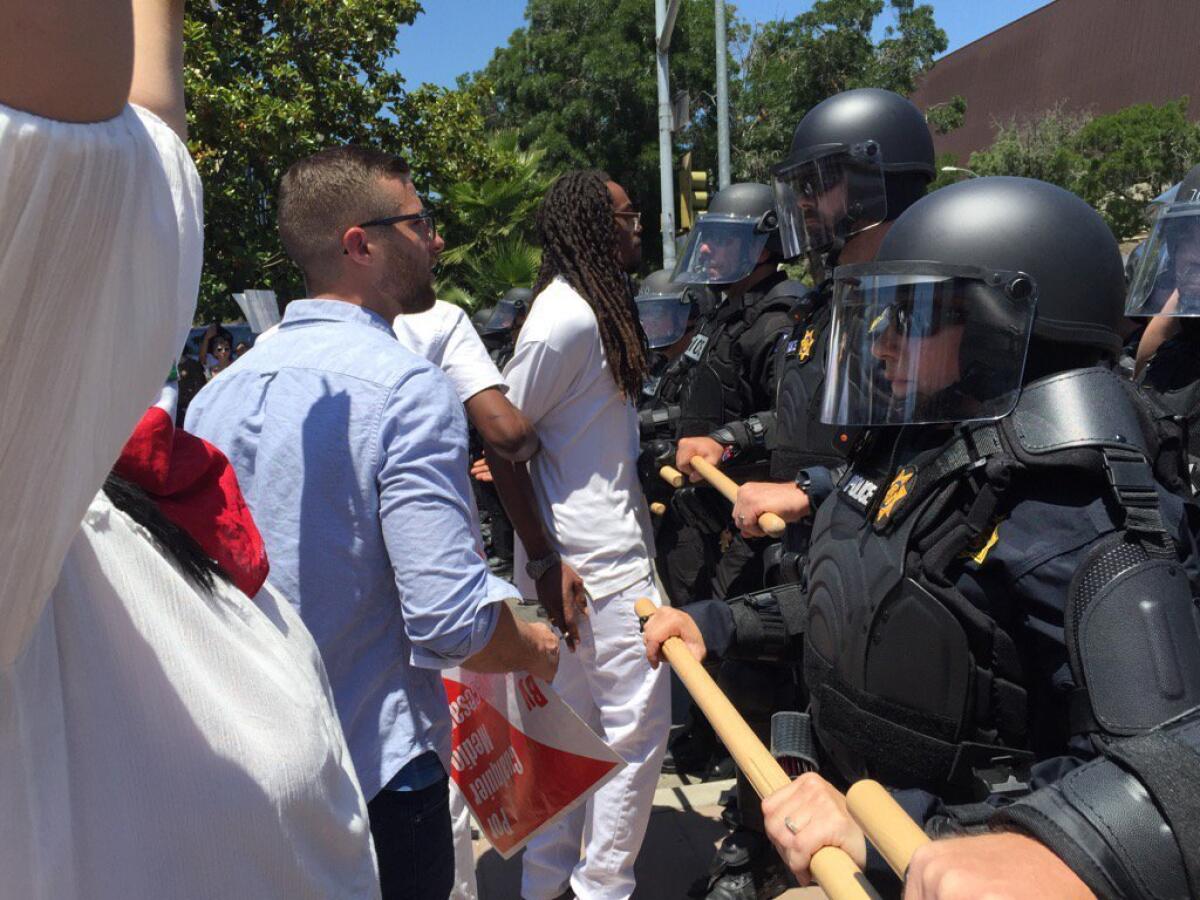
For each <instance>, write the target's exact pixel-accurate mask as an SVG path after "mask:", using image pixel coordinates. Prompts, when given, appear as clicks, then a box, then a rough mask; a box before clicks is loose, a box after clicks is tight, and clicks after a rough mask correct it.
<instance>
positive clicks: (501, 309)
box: [484, 288, 533, 334]
mask: <svg viewBox="0 0 1200 900" xmlns="http://www.w3.org/2000/svg"><path fill="white" fill-rule="evenodd" d="M532 301H533V291H531V290H529V288H509V290H508V291H507V292H505V294H504V296H503V297H501V298H500V300H499V302H497V303H496V308H495V309H494V310H493V311H492V316H491V318H490V319H488V323H487V325H486V326H485V327H484V334H499V333H500V332H509V331H512V330H513V329H514V328H520V327H521V323H522V322H524V321H525V316H526V314H527V313H528V312H529V304H530V303H531V302H532Z"/></svg>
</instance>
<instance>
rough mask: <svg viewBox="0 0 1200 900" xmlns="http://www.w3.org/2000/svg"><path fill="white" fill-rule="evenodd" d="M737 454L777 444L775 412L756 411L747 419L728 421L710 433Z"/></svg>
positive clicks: (769, 447)
mask: <svg viewBox="0 0 1200 900" xmlns="http://www.w3.org/2000/svg"><path fill="white" fill-rule="evenodd" d="M709 437H710V438H712V439H713V440H714V441H716V442H717V443H718V444H723V445H724V446H725V447H727V448H728V452H729V453H730V455H733V456H737V455H738V454H741V453H745V452H747V451H748V450H764V449H766V450H769V449H771V448H772V447H774V446H775V413H773V412H761V413H756V414H755V415H753V416H750V417H748V418H746V419H738V420H737V421H734V422H727V423H726V424H724V425H722V426H721V427H720V428H718V429H717V430H716V431H714V432H712V433H711V434H710V435H709Z"/></svg>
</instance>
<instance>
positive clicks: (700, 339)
mask: <svg viewBox="0 0 1200 900" xmlns="http://www.w3.org/2000/svg"><path fill="white" fill-rule="evenodd" d="M798 287H799V286H797V285H796V284H795V282H790V281H787V279H786V276H784V275H783V274H782V273H779V274H777V275H775V276H773V277H771V278H769V279H767V280H766V281H765V282H764V283H763V284H761V285H759V286H758V287H757V288H756V289H755V290H752V291H749V292H747V293H746V294H745V295H744V296H742V297H730V298H727V299H726V300H725V302H724V303H723V304H721V305H720V306H719V307H717V309H716V310H715V312H714V313H713V315H712V316H710V317H709V318H707V319H706V320H705V321H704V322H702V323H701V325H700V327H699V328H697V329H696V333H695V336H694V337H693V338H692V342H691V344H690V345H689V346H688V349H687V350H686V351H685V352H684V354H683V356H681V357H680V360H682V361H684V362H682V363H681V369H682V370H683V371H682V375H683V377H684V379H685V380H684V385H683V389H682V394H681V397H680V407H681V413H680V418H679V428H678V436H679V437H695V436H698V435H706V434H708V433H709V432H710V431H712V430H713V429H714V428H716V427H718V426H720V425H722V424H724V423H725V422H728V421H730V420H731V419H737V418H741V417H743V416H746V415H749V414H750V413H752V412H755V411H757V410H759V409H766V408H767V407H768V406H769V405H770V404H769V399H770V398H769V397H766V396H763V394H764V393H765V389H764V388H763V387H762V386H760V385H758V384H755V383H754V378H753V376H754V373H753V372H752V371H750V370H751V369H752V368H753V366H752V361H753V358H754V357H755V356H756V355H758V354H760V353H763V352H767V348H766V347H762V346H751V345H748V344H747V338H749V337H751V335H750V334H749V332H750V331H751V329H752V328H753V327H754V325H755V323H757V322H758V321H759V319H760V318H761V317H762V316H764V315H766V314H768V313H775V314H776V318H778V319H780V320H781V322H780V324H782V316H783V314H787V313H789V312H790V310H791V308H792V306H793V305H794V304H795V302H796V295H797V293H798ZM774 339H775V330H774V329H772V330H770V332H769V333H768V334H764V335H763V336H762V340H763V342H764V343H765V342H769V341H773V340H774Z"/></svg>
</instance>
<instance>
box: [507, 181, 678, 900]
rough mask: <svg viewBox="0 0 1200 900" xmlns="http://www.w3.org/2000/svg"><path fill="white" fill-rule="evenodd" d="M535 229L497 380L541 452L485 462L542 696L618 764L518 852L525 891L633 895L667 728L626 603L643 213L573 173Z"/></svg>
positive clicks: (633, 573) (646, 537)
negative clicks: (541, 625)
mask: <svg viewBox="0 0 1200 900" xmlns="http://www.w3.org/2000/svg"><path fill="white" fill-rule="evenodd" d="M537 227H538V233H539V236H540V239H541V243H542V248H543V255H542V267H541V271H540V272H539V273H538V279H537V283H536V284H535V285H534V287H533V294H534V299H533V304H532V306H531V308H530V310H529V316H528V318H527V319H526V320H525V324H524V326H523V327H522V328H521V334H520V336H519V338H518V340H517V345H516V349H515V351H514V354H513V359H512V361H511V362H510V363H509V364H508V367H507V368H506V369H505V378H506V380H507V381H508V384H509V397H510V399H511V400H512V401H513V403H514V404H516V406H517V407H518V408H519V409H520V410H521V412H523V413H524V414H525V415H526V416H527V417H528V419H529V421H530V422H532V423H533V425H534V427H535V428H536V429H537V432H538V437H539V438H540V439H541V444H542V449H541V451H540V453H538V455H537V456H535V457H534V458H533V460H532V461H531V463H530V468H531V469H532V476H533V478H532V486H531V483H530V474H531V473H530V471H529V470H527V469H526V467H525V466H524V465H522V464H516V465H513V464H511V463H505V462H504V461H503V460H499V459H497V458H495V457H490V458H489V462H491V465H492V471H493V475H494V477H495V479H496V482H497V485H498V486H500V487H501V490H502V491H503V495H504V496H505V497H506V498H513V497H515V498H517V499H516V500H515V501H514V502H510V503H509V506H510V508H509V515H510V516H511V517H512V520H513V524H514V526H515V527H516V530H517V536H518V538H519V544H518V546H517V548H516V564H515V566H514V569H515V570H516V573H517V576H518V581H517V584H518V586H519V587H521V588H522V593H523V595H524V596H527V597H528V596H530V595H531V592H536V595H537V597H538V599H539V600H540V601H541V602H542V604H543V606H545V607H546V608H547V610H548V611H549V612H550V615H551V618H552V619H553V620H554V622H555V623H556V624H558V625H559V626H560V627H561V628H562V629H563V631H564V632H565V634H566V639H567V642H568V644H569V645H571V646H572V649H573V650H574V652H573V653H568V654H564V658H563V659H562V664H561V667H560V669H559V673H558V675H557V676H556V677H555V679H554V687H555V689H556V690H557V691H558V692H559V694H560V695H561V696H562V697H563V699H564V700H566V701H567V703H569V704H570V705H571V706H572V708H574V709H575V711H576V712H578V713H579V715H580V716H582V717H583V719H584V720H585V721H586V722H587V723H588V724H589V725H591V726H592V728H594V729H596V731H597V732H598V733H599V734H600V735H602V736H603V737H604V739H605V740H606V741H607V742H608V744H609V745H610V746H611V747H612V748H613V750H615V751H616V752H617V753H618V754H619V755H620V756H621V758H622V759H624V760H625V762H626V766H625V768H624V769H622V770H621V772H620V773H619V774H618V775H617V776H616V777H614V778H613V779H612V780H611V781H609V782H608V783H607V784H606V785H605V786H604V787H602V788H601V789H600V790H599V791H598V792H597V793H596V794H595V795H593V797H592V798H591V799H590V800H589V801H588V803H587V804H586V806H584V807H582V808H580V809H577V810H575V811H574V812H573V813H571V814H570V815H569V816H566V817H565V818H563V819H562V820H560V821H559V822H558V823H557V824H555V825H554V826H553V827H552V828H550V829H549V830H547V831H546V832H544V833H543V834H541V835H539V836H538V837H537V838H535V839H534V840H533V841H532V842H531V843H530V845H529V847H528V849H527V850H526V851H525V863H524V874H523V878H522V884H521V895H522V896H523V897H526V898H529V900H550V898H555V897H560V896H564V894H565V896H572V893H571V892H572V891H573V892H574V895H575V896H579V897H586V898H588V900H593V898H597V900H620V898H627V897H629V896H630V895H631V894H632V893H633V889H634V878H633V864H634V860H635V859H636V858H637V854H638V850H639V848H640V847H641V843H642V838H643V836H644V835H645V832H646V825H647V823H648V821H649V818H650V806H651V802H652V798H653V794H654V788H655V785H656V783H657V778H658V772H659V768H660V766H661V763H662V755H663V752H664V750H665V748H666V738H667V729H668V727H669V720H670V703H669V698H668V693H667V682H666V680H665V678H664V677H663V675H662V674H661V673H658V672H655V671H654V670H652V669H651V668H650V666H649V664H648V663H647V661H646V657H645V654H644V652H641V649H640V648H641V638H640V635H639V634H638V629H637V628H636V621H637V620H636V617H635V615H634V612H633V603H634V601H635V600H636V599H637V598H638V597H651V598H653V599H655V600H657V599H658V593H657V591H656V590H655V587H654V581H653V579H652V575H651V568H650V559H651V554H652V552H653V551H652V548H651V546H650V545H651V541H652V538H651V532H650V517H649V513H648V511H647V509H646V502H645V498H644V496H643V495H642V489H641V485H640V484H639V482H638V476H637V456H638V420H637V411H636V408H635V406H634V404H635V402H636V400H637V398H638V395H639V393H640V391H641V389H642V382H643V380H644V379H645V377H646V372H647V368H648V366H647V350H646V341H645V336H644V334H643V333H642V328H641V325H640V323H639V321H638V315H637V309H636V306H635V303H634V299H633V294H632V292H631V290H630V285H629V281H628V280H627V278H626V273H628V272H631V271H633V270H634V269H635V268H636V267H637V264H638V262H639V260H640V257H641V220H640V215H639V214H638V213H637V212H635V211H634V209H633V207H632V204H631V203H630V201H629V197H628V196H627V195H626V193H625V191H624V189H623V188H621V186H620V185H618V184H616V183H615V182H614V181H613V180H612V179H611V178H609V176H608V175H606V174H604V173H602V172H594V171H575V172H568V173H567V174H565V175H563V176H561V177H560V178H559V179H558V180H557V181H555V182H554V184H553V185H552V186H551V187H550V190H549V191H548V192H547V194H546V197H545V200H544V201H543V203H542V206H541V209H540V210H539V211H538V217H537ZM505 482H507V485H508V486H511V487H513V488H515V490H513V489H509V490H505V487H506V483H505ZM543 523H545V527H543ZM585 836H586V844H585V846H584V853H583V858H582V859H580V844H581V842H582V841H584V840H585Z"/></svg>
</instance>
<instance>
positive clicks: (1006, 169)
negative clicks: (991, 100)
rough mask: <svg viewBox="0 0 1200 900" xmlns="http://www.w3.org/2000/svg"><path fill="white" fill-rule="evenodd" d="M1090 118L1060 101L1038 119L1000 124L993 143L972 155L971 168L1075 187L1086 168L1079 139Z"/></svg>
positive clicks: (979, 172) (1070, 187) (978, 172)
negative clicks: (1076, 140)
mask: <svg viewBox="0 0 1200 900" xmlns="http://www.w3.org/2000/svg"><path fill="white" fill-rule="evenodd" d="M1090 118H1091V117H1090V116H1089V115H1088V114H1087V113H1078V112H1071V111H1069V110H1067V109H1066V108H1065V107H1063V106H1062V105H1061V104H1060V105H1059V106H1056V107H1055V108H1053V109H1050V110H1047V111H1046V112H1045V113H1043V114H1042V115H1041V116H1039V117H1037V118H1034V119H1028V120H1016V119H1013V120H1011V121H1009V122H1008V123H1007V124H1004V125H1001V126H999V128H998V130H997V132H996V139H995V141H993V142H992V146H990V147H989V148H988V149H986V150H979V151H976V152H975V153H972V154H971V159H970V161H969V162H968V163H967V168H968V169H971V170H972V171H973V172H975V173H977V174H979V175H1016V176H1020V177H1022V178H1037V179H1038V180H1040V181H1048V182H1050V183H1051V184H1057V185H1058V186H1059V187H1063V188H1066V189H1067V190H1074V189H1075V185H1076V182H1077V181H1078V179H1079V175H1080V170H1081V168H1082V160H1081V159H1080V157H1079V153H1078V152H1077V151H1076V148H1075V138H1076V136H1077V135H1078V134H1079V131H1080V129H1081V128H1083V126H1084V125H1086V124H1087V123H1088V121H1089V120H1090Z"/></svg>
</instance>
